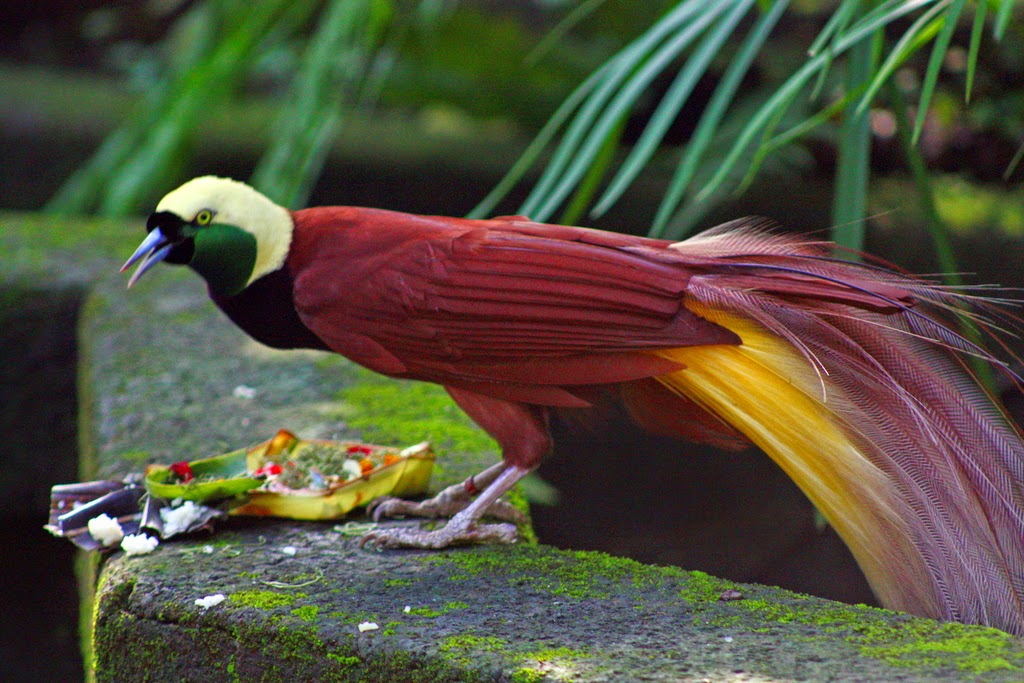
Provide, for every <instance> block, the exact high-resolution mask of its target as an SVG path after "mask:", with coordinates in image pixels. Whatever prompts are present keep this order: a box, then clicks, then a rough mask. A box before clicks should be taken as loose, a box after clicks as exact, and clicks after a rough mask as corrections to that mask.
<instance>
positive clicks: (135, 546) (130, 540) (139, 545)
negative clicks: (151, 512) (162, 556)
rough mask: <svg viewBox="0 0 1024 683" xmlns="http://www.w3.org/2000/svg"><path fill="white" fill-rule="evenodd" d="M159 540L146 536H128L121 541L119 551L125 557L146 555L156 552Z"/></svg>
mask: <svg viewBox="0 0 1024 683" xmlns="http://www.w3.org/2000/svg"><path fill="white" fill-rule="evenodd" d="M158 545H160V540H159V539H157V538H156V537H155V536H147V535H146V534H129V535H128V536H125V537H124V538H122V539H121V550H123V551H124V554H125V555H129V556H130V555H148V554H149V553H151V552H153V551H154V550H156V547H157V546H158Z"/></svg>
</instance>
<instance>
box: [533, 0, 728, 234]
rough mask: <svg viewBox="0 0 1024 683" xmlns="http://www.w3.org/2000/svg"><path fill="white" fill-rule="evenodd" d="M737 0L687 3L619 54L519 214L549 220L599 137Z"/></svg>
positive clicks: (594, 151)
mask: <svg viewBox="0 0 1024 683" xmlns="http://www.w3.org/2000/svg"><path fill="white" fill-rule="evenodd" d="M737 1H745V0H731V2H723V3H718V4H716V5H714V6H713V7H711V8H710V9H708V8H707V7H706V6H705V3H698V2H694V1H693V0H688V1H687V2H684V3H682V4H681V5H680V6H679V7H678V8H677V9H676V11H673V12H672V13H670V14H669V15H667V16H666V17H665V18H663V19H662V20H661V21H659V22H658V23H657V24H655V25H654V27H652V28H651V29H650V30H648V31H647V32H646V33H644V34H643V35H642V36H641V37H640V38H638V39H637V40H636V41H634V42H633V43H632V44H630V45H629V46H628V47H627V48H626V49H625V50H623V51H622V52H620V53H619V54H618V55H617V57H616V58H614V60H613V61H615V62H616V64H615V67H613V68H612V69H611V70H610V71H609V73H608V75H607V76H606V78H605V80H604V81H603V82H602V83H601V84H600V85H599V87H598V88H597V89H596V90H595V91H594V93H593V94H592V95H591V96H590V98H589V99H588V101H587V102H585V103H584V104H583V106H582V108H581V109H580V112H579V114H577V117H576V119H575V120H574V121H573V123H572V124H570V126H569V128H568V130H567V131H566V134H565V137H564V138H563V140H562V144H561V145H560V146H559V148H558V150H556V152H555V154H554V156H553V157H552V159H551V162H550V163H549V165H548V167H547V169H546V170H545V172H544V174H543V175H542V176H541V178H540V180H539V181H538V183H537V185H536V186H535V187H534V189H533V191H532V192H531V193H530V195H529V196H528V197H527V199H526V201H525V202H524V203H523V205H522V207H521V208H520V213H524V214H526V215H529V216H531V217H533V218H534V219H535V220H545V219H546V218H547V217H548V216H550V215H551V214H552V213H553V212H554V210H555V209H556V208H557V207H558V205H559V204H561V203H562V201H564V200H565V198H566V196H568V194H569V192H571V191H572V188H573V187H575V185H576V184H577V183H578V182H579V180H580V178H582V177H583V174H584V173H585V172H586V169H587V167H588V166H589V164H590V162H591V161H593V159H594V157H595V155H596V154H597V152H598V150H599V149H600V148H601V145H602V140H603V138H604V136H606V135H607V134H608V132H609V131H610V130H611V129H612V127H613V126H614V125H615V123H616V121H617V120H618V118H619V117H620V116H622V115H623V114H625V113H626V112H627V111H629V109H631V108H632V107H633V105H634V104H635V102H636V100H637V99H638V98H639V97H640V95H641V94H642V93H643V92H644V91H645V90H646V88H647V86H648V85H650V83H651V82H652V81H653V80H654V78H655V77H656V76H657V75H658V74H659V73H661V72H662V71H663V70H664V69H665V68H666V67H667V66H668V65H669V64H670V63H671V61H672V60H673V59H675V58H676V57H677V56H678V55H679V54H680V53H681V52H682V51H683V50H684V49H685V48H686V47H687V46H688V45H689V44H690V43H691V42H693V40H695V39H696V37H697V36H698V35H699V34H700V33H701V32H702V31H703V30H704V29H705V28H707V26H708V25H709V24H710V23H711V22H712V21H713V20H714V19H715V18H716V17H717V16H718V15H719V14H721V13H722V12H724V11H725V10H726V9H727V8H728V7H729V5H730V4H733V3H735V2H737ZM700 10H703V11H700ZM692 15H696V16H693V17H692ZM691 17H692V18H691ZM662 39H666V40H665V43H664V44H662V45H661V46H660V47H658V43H659V42H661V41H662ZM634 70H635V71H634ZM620 84H621V88H620Z"/></svg>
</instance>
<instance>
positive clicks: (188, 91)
mask: <svg viewBox="0 0 1024 683" xmlns="http://www.w3.org/2000/svg"><path fill="white" fill-rule="evenodd" d="M288 5H289V3H288V2H287V1H286V0H275V1H273V2H263V3H256V4H255V5H253V6H252V9H251V11H249V12H246V13H244V14H242V15H241V16H239V17H237V18H235V21H236V24H235V26H234V27H233V28H232V29H231V30H229V31H228V33H227V34H226V35H225V36H224V37H223V39H222V40H221V41H220V42H219V43H217V44H216V48H215V49H213V50H212V51H211V52H210V53H209V55H208V56H207V57H206V58H205V59H204V60H202V62H201V63H199V64H197V65H196V66H195V67H194V68H192V69H190V70H189V71H188V72H186V73H185V74H183V76H182V78H181V79H180V80H178V81H177V82H175V84H174V85H173V87H172V91H171V94H170V95H169V97H168V103H167V106H166V108H164V109H162V110H161V111H160V112H159V113H160V116H159V118H158V119H157V120H156V121H155V122H154V124H153V125H152V126H150V127H149V129H148V130H147V131H146V134H145V138H144V140H143V141H142V142H141V143H140V144H138V145H137V146H136V147H135V149H134V153H133V154H132V155H131V156H130V158H128V159H126V160H125V161H124V162H123V163H122V164H121V166H120V168H119V169H118V170H117V172H116V176H115V177H114V178H113V179H112V180H111V181H110V182H109V184H108V186H107V189H106V192H105V194H104V196H103V198H102V201H101V202H100V208H99V210H100V213H102V214H104V215H109V216H122V215H126V214H129V213H132V212H134V211H136V210H137V207H138V205H139V204H140V202H141V201H142V200H143V199H145V198H147V197H149V196H151V195H153V194H156V193H157V192H158V189H159V188H160V187H161V186H163V185H164V184H165V183H166V182H167V180H168V179H167V178H166V177H165V174H166V172H167V170H168V169H169V168H171V165H172V163H173V162H174V160H176V159H177V158H179V157H180V156H181V155H182V152H183V150H184V148H185V146H186V145H187V144H188V143H189V141H190V138H191V136H192V135H193V134H194V133H195V131H196V128H197V126H198V124H199V122H200V121H201V120H202V116H203V115H204V114H206V113H207V112H208V111H209V110H210V108H211V107H212V106H213V104H214V103H215V102H216V101H217V100H219V99H223V98H225V97H227V96H228V95H229V94H230V93H231V92H232V91H233V89H234V86H235V84H236V83H237V81H238V80H239V79H240V78H241V76H242V75H243V74H244V73H245V69H244V68H242V65H245V64H246V63H247V62H248V60H249V58H250V56H251V55H252V53H253V51H254V50H255V48H256V47H257V45H258V44H259V42H260V41H261V40H262V38H263V37H264V36H265V35H266V34H267V33H268V32H269V31H270V30H271V29H272V28H273V26H274V25H275V23H276V21H277V20H278V19H279V17H280V16H281V14H282V13H283V12H284V10H286V9H287V7H288Z"/></svg>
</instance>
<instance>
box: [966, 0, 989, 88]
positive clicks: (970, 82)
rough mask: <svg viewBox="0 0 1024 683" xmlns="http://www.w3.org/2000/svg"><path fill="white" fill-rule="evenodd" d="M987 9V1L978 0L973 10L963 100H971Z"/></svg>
mask: <svg viewBox="0 0 1024 683" xmlns="http://www.w3.org/2000/svg"><path fill="white" fill-rule="evenodd" d="M987 10H988V2H987V1H986V0H979V2H978V8H977V9H976V10H975V11H974V25H973V26H971V45H970V48H969V49H968V51H967V85H966V86H965V87H964V101H965V102H970V101H971V91H972V90H973V89H974V76H975V74H976V73H977V71H978V52H979V50H980V49H981V34H982V32H983V31H984V30H985V12H986V11H987Z"/></svg>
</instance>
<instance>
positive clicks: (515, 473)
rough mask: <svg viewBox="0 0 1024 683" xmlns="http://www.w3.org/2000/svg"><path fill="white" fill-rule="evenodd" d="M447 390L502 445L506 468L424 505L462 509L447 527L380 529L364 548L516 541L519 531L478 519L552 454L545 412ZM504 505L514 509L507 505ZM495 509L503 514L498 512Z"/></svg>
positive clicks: (471, 480)
mask: <svg viewBox="0 0 1024 683" xmlns="http://www.w3.org/2000/svg"><path fill="white" fill-rule="evenodd" d="M446 388H447V389H448V393H450V394H451V395H452V398H454V399H455V402H456V403H458V404H459V407H460V408H462V409H463V410H464V411H466V413H467V414H468V415H469V416H470V417H471V418H473V420H474V421H475V422H476V423H477V424H478V425H480V426H481V427H482V428H483V429H484V431H486V432H487V433H488V434H490V435H491V436H492V437H494V439H495V441H497V442H498V445H500V446H501V449H502V462H501V463H500V464H498V465H495V466H493V467H490V468H488V469H487V470H485V471H483V472H481V473H480V474H478V475H476V476H475V477H470V478H469V479H467V480H466V481H465V482H463V483H462V484H458V485H456V486H454V487H448V488H447V489H445V490H444V491H442V492H441V493H440V494H439V495H438V496H437V498H435V499H434V500H433V501H424V502H425V503H427V506H426V509H431V508H442V507H454V506H455V505H460V506H464V507H462V508H461V509H460V510H459V511H458V512H457V513H456V514H455V516H454V517H452V518H451V520H449V522H448V524H447V525H445V526H444V527H442V528H440V529H435V530H433V531H424V530H422V529H409V528H387V529H378V530H376V531H372V532H370V533H369V534H367V535H366V536H363V538H362V540H361V541H360V545H366V544H367V543H369V544H371V545H374V546H376V547H378V548H395V547H409V548H444V547H446V546H449V545H454V544H457V543H512V542H513V541H515V539H516V527H515V525H513V524H507V523H506V524H482V523H480V518H481V517H483V516H484V515H485V514H490V513H491V511H492V510H495V509H496V508H495V504H496V503H498V502H499V499H500V498H501V496H502V495H503V494H504V493H505V492H506V491H508V490H509V489H511V488H512V487H513V486H515V484H516V483H517V482H518V481H519V480H520V479H522V478H523V477H525V476H526V475H527V474H529V473H530V472H531V471H533V469H534V468H536V467H537V465H539V464H540V461H541V460H542V459H543V457H544V456H545V455H547V454H548V453H549V452H550V451H551V444H552V441H551V434H550V433H549V432H548V426H547V412H546V410H545V409H544V408H541V407H538V406H533V405H527V404H524V403H516V402H513V401H505V400H502V399H496V398H491V397H489V396H484V395H481V394H477V393H475V392H471V391H467V390H465V389H454V388H452V387H446ZM477 488H483V491H482V492H481V493H480V494H479V496H477V498H476V500H473V501H472V502H471V503H468V504H465V503H463V502H462V501H463V500H464V498H466V497H471V496H472V495H473V494H474V491H473V489H477ZM437 499H441V500H439V501H438V500H437ZM453 501H454V502H453ZM386 504H387V503H386V502H385V503H382V505H386ZM504 505H505V506H507V507H511V506H509V505H508V504H507V503H505V504H504ZM394 509H402V506H398V505H396V506H389V509H386V510H385V512H384V513H383V514H386V513H387V512H388V511H389V510H394ZM497 509H499V510H501V509H505V508H504V507H502V506H499V507H498V508H497ZM379 514H381V512H380V507H378V508H377V509H376V510H374V517H375V518H376V517H378V516H379ZM499 514H500V513H499Z"/></svg>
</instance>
